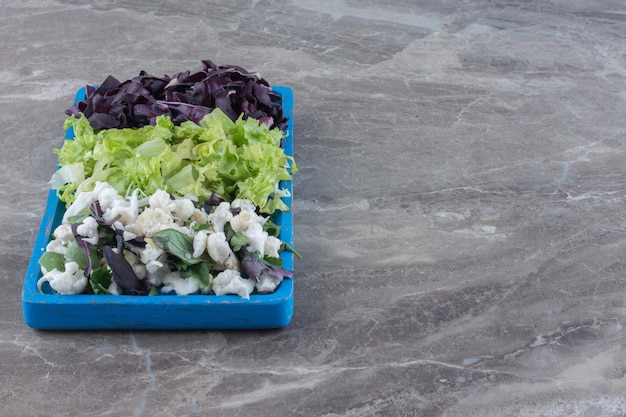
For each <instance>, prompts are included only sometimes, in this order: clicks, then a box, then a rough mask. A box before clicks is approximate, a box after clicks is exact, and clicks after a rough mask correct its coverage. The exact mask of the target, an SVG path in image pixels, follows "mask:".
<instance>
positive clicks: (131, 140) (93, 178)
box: [51, 109, 297, 214]
mask: <svg viewBox="0 0 626 417" xmlns="http://www.w3.org/2000/svg"><path fill="white" fill-rule="evenodd" d="M64 127H65V128H66V129H68V128H72V129H73V132H74V138H73V139H68V140H66V141H65V142H64V144H63V146H62V147H61V148H60V149H55V150H54V152H55V153H56V154H58V158H59V166H60V169H59V170H57V172H56V173H55V174H54V176H53V178H52V181H51V182H52V184H53V188H54V189H56V190H57V195H58V197H59V199H60V200H61V201H63V202H64V203H66V205H67V206H69V205H70V204H71V203H72V202H73V201H74V199H75V195H76V193H77V192H82V191H91V190H93V188H94V187H95V184H96V182H98V181H100V182H107V183H109V184H110V185H112V186H113V187H114V188H115V189H116V190H117V191H118V192H119V193H121V194H123V193H126V192H127V191H128V190H131V189H134V188H139V189H141V190H142V191H143V192H144V193H145V194H146V195H152V194H153V193H154V192H155V191H156V190H159V189H164V190H166V191H168V192H169V193H171V194H173V195H176V196H180V197H188V198H193V199H195V200H197V201H205V200H207V199H209V198H210V197H211V195H212V194H215V195H217V196H219V197H221V198H223V199H224V200H227V201H232V200H234V199H236V198H245V199H248V200H250V201H252V202H253V203H254V204H255V205H257V206H259V207H260V210H261V211H262V212H263V213H268V214H271V213H273V212H274V211H276V210H283V211H284V210H288V207H287V205H286V204H285V203H284V202H283V201H282V200H281V197H285V196H286V195H287V193H286V191H285V190H281V189H280V188H279V187H278V184H279V182H280V181H283V180H290V179H291V176H292V174H293V173H295V172H297V167H296V164H295V160H294V159H293V157H291V156H289V155H286V154H285V153H284V151H283V149H282V148H281V146H280V144H281V141H282V139H283V135H284V132H283V131H282V130H280V129H278V128H274V129H269V128H268V127H267V125H266V124H264V123H260V122H259V121H258V120H255V119H252V118H248V119H246V120H243V118H242V117H240V118H239V119H237V120H236V121H234V122H233V121H232V120H231V119H230V118H229V117H228V116H226V115H225V114H224V113H223V112H222V111H221V110H219V109H215V110H214V111H212V112H211V113H210V114H208V115H207V116H205V117H204V118H203V119H202V120H201V121H200V123H199V124H196V123H194V122H192V121H186V122H183V123H182V124H180V126H175V125H174V124H173V123H172V121H171V120H170V118H169V117H168V116H159V117H157V119H156V124H155V125H154V126H144V127H141V128H138V129H131V128H123V129H103V130H99V131H97V132H96V131H94V129H93V128H92V127H91V125H90V123H89V121H88V120H87V118H86V117H78V118H77V117H75V116H73V115H72V116H70V117H68V118H67V119H66V121H65V125H64Z"/></svg>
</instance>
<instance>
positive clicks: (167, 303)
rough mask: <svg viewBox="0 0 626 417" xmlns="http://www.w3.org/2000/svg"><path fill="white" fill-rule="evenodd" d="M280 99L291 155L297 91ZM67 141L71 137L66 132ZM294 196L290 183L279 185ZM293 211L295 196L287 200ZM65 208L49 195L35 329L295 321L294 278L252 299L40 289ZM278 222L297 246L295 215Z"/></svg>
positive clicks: (36, 271) (28, 281)
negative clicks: (64, 292)
mask: <svg viewBox="0 0 626 417" xmlns="http://www.w3.org/2000/svg"><path fill="white" fill-rule="evenodd" d="M272 88H273V90H274V91H275V92H276V93H277V94H279V95H280V96H281V99H282V106H283V113H284V115H285V116H286V117H288V121H287V128H286V130H285V132H286V136H285V139H284V142H283V148H284V150H285V153H286V154H287V155H289V156H293V91H292V90H291V89H290V88H289V87H284V86H273V87H272ZM84 98H85V88H81V89H80V90H78V92H77V93H76V98H75V102H76V101H77V100H81V99H84ZM66 137H67V138H70V139H71V138H72V137H73V133H72V132H71V131H68V132H67V135H66ZM281 187H282V188H286V189H287V190H289V192H290V194H292V195H293V184H292V181H284V182H282V183H281ZM283 200H284V201H285V203H286V204H287V205H288V206H289V207H291V204H292V197H285V198H284V199H283ZM64 212H65V204H64V203H63V202H61V201H59V199H58V198H57V195H56V191H55V190H50V192H49V194H48V201H47V205H46V211H45V213H44V215H43V218H42V221H41V225H40V228H39V234H38V235H37V239H36V241H35V246H34V248H33V253H32V256H31V259H30V263H29V266H28V270H27V272H26V277H25V280H24V287H23V290H22V309H23V312H24V321H25V322H26V324H27V325H28V326H30V327H32V328H35V329H42V330H45V329H48V330H93V329H163V330H165V329H264V328H280V327H285V326H287V325H289V323H290V322H291V319H292V316H293V308H294V306H293V299H294V289H293V278H291V279H284V280H283V281H282V282H281V284H280V285H279V286H278V288H277V289H276V291H275V292H274V293H272V294H252V295H250V299H248V300H246V299H243V298H241V297H239V296H238V295H222V296H216V295H187V296H179V295H158V296H126V295H87V294H76V295H60V294H43V293H40V292H39V291H38V290H37V281H38V280H39V278H40V277H41V276H42V273H41V268H40V265H39V262H38V261H39V258H40V257H41V255H42V254H43V253H44V252H45V249H46V245H47V244H48V242H50V239H51V235H52V233H53V232H54V230H55V228H56V227H57V226H58V225H59V224H60V223H61V219H62V218H63V214H64ZM274 221H275V222H276V223H277V224H278V225H280V226H281V232H280V239H281V240H283V241H284V242H287V243H289V244H290V245H292V246H293V213H292V211H291V210H290V211H287V212H279V213H278V214H276V215H275V217H274ZM281 258H282V259H283V267H284V268H285V269H288V270H293V268H294V255H293V253H290V252H287V251H283V252H282V253H281Z"/></svg>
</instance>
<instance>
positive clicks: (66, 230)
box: [52, 223, 75, 244]
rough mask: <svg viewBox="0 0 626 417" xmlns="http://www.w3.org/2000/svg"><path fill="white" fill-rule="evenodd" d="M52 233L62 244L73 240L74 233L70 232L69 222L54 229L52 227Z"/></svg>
mask: <svg viewBox="0 0 626 417" xmlns="http://www.w3.org/2000/svg"><path fill="white" fill-rule="evenodd" d="M52 235H53V236H54V238H55V239H58V240H60V241H61V243H63V244H67V243H71V242H73V241H74V240H75V239H74V233H73V232H72V225H71V224H69V223H64V224H61V225H59V226H58V227H57V228H56V229H54V233H53V234H52Z"/></svg>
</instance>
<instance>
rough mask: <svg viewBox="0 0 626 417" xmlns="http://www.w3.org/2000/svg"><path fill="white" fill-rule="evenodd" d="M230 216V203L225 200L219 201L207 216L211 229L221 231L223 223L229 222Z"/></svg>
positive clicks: (231, 215) (231, 214)
mask: <svg viewBox="0 0 626 417" xmlns="http://www.w3.org/2000/svg"><path fill="white" fill-rule="evenodd" d="M232 218H233V213H231V211H230V203H228V202H227V201H224V202H221V203H220V204H219V205H218V206H217V207H216V209H215V210H214V211H213V212H212V213H211V214H209V216H208V219H209V222H210V223H211V225H212V226H213V230H214V231H216V232H223V231H224V225H226V223H228V222H230V221H231V220H232Z"/></svg>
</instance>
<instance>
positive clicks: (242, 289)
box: [213, 269, 254, 299]
mask: <svg viewBox="0 0 626 417" xmlns="http://www.w3.org/2000/svg"><path fill="white" fill-rule="evenodd" d="M252 291H254V282H253V281H252V280H250V279H246V278H242V277H241V274H240V273H239V272H238V271H234V270H232V269H227V270H225V271H222V272H220V273H219V274H217V276H216V277H215V279H214V280H213V292H214V293H215V295H225V294H237V295H239V296H240V297H242V298H245V299H249V298H250V293H252Z"/></svg>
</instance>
